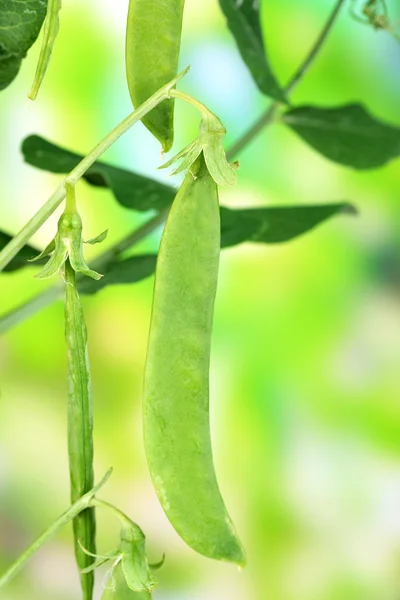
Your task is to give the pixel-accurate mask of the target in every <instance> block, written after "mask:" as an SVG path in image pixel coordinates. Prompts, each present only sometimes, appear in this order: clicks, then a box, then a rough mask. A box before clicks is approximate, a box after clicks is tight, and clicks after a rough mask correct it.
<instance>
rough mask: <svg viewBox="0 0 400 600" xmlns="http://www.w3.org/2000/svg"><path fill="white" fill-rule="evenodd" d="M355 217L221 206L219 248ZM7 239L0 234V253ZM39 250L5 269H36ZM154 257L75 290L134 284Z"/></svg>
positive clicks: (319, 209)
mask: <svg viewBox="0 0 400 600" xmlns="http://www.w3.org/2000/svg"><path fill="white" fill-rule="evenodd" d="M346 213H347V214H355V213H356V211H355V209H354V207H353V206H352V205H351V204H348V203H345V202H341V203H337V204H321V205H315V206H280V207H272V206H271V207H266V208H258V207H257V208H241V209H231V208H226V207H224V206H221V248H227V247H229V246H236V245H237V244H241V243H243V242H256V243H262V244H277V243H280V242H288V241H289V240H292V239H294V238H296V237H298V236H299V235H302V234H303V233H306V232H307V231H310V230H311V229H313V228H314V227H316V226H317V225H319V224H320V223H323V221H326V220H327V219H329V218H330V217H333V216H335V215H340V214H346ZM10 239H11V237H10V236H9V235H7V234H5V233H2V232H0V250H1V249H2V248H4V246H5V245H6V244H7V243H8V242H9V241H10ZM38 252H39V250H36V249H35V248H32V247H31V246H24V248H23V249H22V250H21V251H20V252H19V253H18V254H17V256H16V257H15V258H14V259H13V261H12V262H11V263H10V264H9V265H8V267H7V268H6V270H9V271H12V270H16V269H19V268H21V267H28V266H36V265H38V264H42V263H43V262H45V261H46V258H43V259H41V260H40V261H37V262H35V263H32V262H27V260H28V259H31V258H32V257H33V256H35V255H37V254H38ZM155 262H156V255H155V254H154V255H153V254H149V255H139V256H133V257H130V258H126V259H123V260H120V259H118V258H116V259H115V260H114V261H112V262H110V263H109V264H108V266H107V267H106V268H104V267H103V268H101V269H100V270H101V272H102V274H104V277H103V278H102V279H100V280H99V281H94V280H93V281H92V280H89V279H88V278H87V277H85V278H84V279H83V280H82V281H80V282H79V290H80V291H81V292H82V293H85V294H93V293H95V292H97V291H99V290H100V289H102V288H103V287H105V286H106V285H110V284H116V283H134V282H135V281H140V280H141V279H144V278H145V277H148V276H149V275H151V274H152V273H153V271H154V269H155Z"/></svg>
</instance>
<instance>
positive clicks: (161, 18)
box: [126, 0, 184, 152]
mask: <svg viewBox="0 0 400 600" xmlns="http://www.w3.org/2000/svg"><path fill="white" fill-rule="evenodd" d="M183 7H184V0H130V2H129V12H128V23H127V30H126V73H127V79H128V87H129V93H130V95H131V98H132V102H133V105H134V106H135V108H137V107H138V106H140V104H142V103H143V102H144V101H145V100H147V98H149V97H150V96H151V95H152V94H154V92H156V91H157V90H158V89H160V87H162V86H163V85H165V84H166V83H168V81H171V79H173V78H174V77H175V76H176V74H177V72H178V58H179V49H180V44H181V31H182V18H183ZM143 124H144V125H145V126H146V127H147V129H148V130H149V131H150V132H151V133H152V134H153V135H154V136H155V137H156V138H157V139H158V140H159V141H160V142H161V144H162V146H163V150H164V151H165V152H168V150H170V148H171V146H172V143H173V139H174V101H173V100H172V99H171V100H164V102H162V103H161V104H159V105H158V106H157V107H156V108H154V109H153V110H152V111H151V112H150V113H149V114H148V115H146V116H145V117H144V118H143Z"/></svg>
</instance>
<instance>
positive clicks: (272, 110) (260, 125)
mask: <svg viewBox="0 0 400 600" xmlns="http://www.w3.org/2000/svg"><path fill="white" fill-rule="evenodd" d="M345 2H346V0H338V1H337V2H336V4H335V7H334V9H333V11H332V13H331V14H330V16H329V18H328V20H327V22H326V24H325V26H324V28H323V29H322V31H321V33H320V35H319V36H318V38H317V40H316V42H315V44H314V45H313V47H312V48H311V50H310V52H309V53H308V54H307V56H306V58H305V59H304V60H303V62H302V63H301V65H300V66H299V68H298V69H297V71H296V72H295V73H294V74H293V75H292V77H291V78H290V79H289V82H288V83H287V85H286V86H285V88H284V91H285V92H286V94H287V95H289V93H290V92H292V91H293V90H294V88H295V87H296V86H297V84H298V83H299V82H300V81H301V80H302V79H303V77H304V75H305V74H306V73H307V71H308V70H309V68H310V67H311V65H312V63H313V62H314V60H315V58H316V57H317V55H318V53H319V51H320V50H321V48H322V46H323V44H324V42H325V40H326V38H327V36H328V34H329V32H330V31H331V29H332V27H333V25H334V23H335V21H336V18H337V16H338V14H339V11H340V9H341V8H342V6H343V4H344V3H345ZM280 106H281V103H280V102H274V103H273V104H271V106H269V108H267V110H266V111H265V112H264V113H263V114H262V115H261V117H259V118H258V119H257V121H256V122H255V123H254V124H253V125H252V126H251V127H250V129H248V130H247V131H246V132H245V133H244V134H243V136H242V137H240V138H239V139H238V141H237V142H235V143H234V144H233V145H232V146H231V148H229V150H228V152H227V153H226V156H227V158H228V160H232V159H233V158H235V156H236V155H237V154H239V152H241V151H242V150H243V149H244V148H245V147H246V146H248V145H249V144H250V142H252V141H253V139H254V138H255V137H256V136H257V135H258V134H259V133H260V132H261V131H262V130H263V129H264V128H265V127H267V126H268V125H270V124H271V123H272V122H273V121H274V118H275V114H276V112H277V110H278V108H279V107H280Z"/></svg>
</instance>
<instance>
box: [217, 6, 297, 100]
mask: <svg viewBox="0 0 400 600" xmlns="http://www.w3.org/2000/svg"><path fill="white" fill-rule="evenodd" d="M219 3H220V6H221V9H222V11H223V13H224V15H225V17H226V20H227V23H228V27H229V29H230V30H231V32H232V34H233V37H234V38H235V40H236V43H237V45H238V48H239V52H240V54H241V56H242V58H243V60H244V62H245V63H246V65H247V67H248V68H249V70H250V72H251V74H252V76H253V79H254V81H255V82H256V84H257V86H258V88H259V89H260V91H261V92H262V93H263V94H265V95H266V96H270V97H271V98H274V99H275V100H279V101H280V102H285V104H287V99H286V96H285V92H284V91H283V90H282V88H281V87H280V85H279V83H278V81H277V79H276V77H275V75H274V73H273V71H272V68H271V65H270V64H269V61H268V58H267V54H266V50H265V46H264V41H263V36H262V31H261V24H260V3H259V0H219Z"/></svg>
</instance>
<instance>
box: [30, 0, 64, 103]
mask: <svg viewBox="0 0 400 600" xmlns="http://www.w3.org/2000/svg"><path fill="white" fill-rule="evenodd" d="M60 10H61V0H48V2H47V14H46V19H45V21H44V25H43V41H42V47H41V49H40V55H39V61H38V65H37V67H36V73H35V80H34V82H33V84H32V87H31V90H30V92H29V94H28V98H30V99H31V100H35V98H36V96H37V94H38V91H39V88H40V86H41V84H42V81H43V78H44V76H45V74H46V70H47V67H48V64H49V61H50V57H51V53H52V51H53V46H54V42H55V41H56V37H57V33H58V28H59V13H60Z"/></svg>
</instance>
